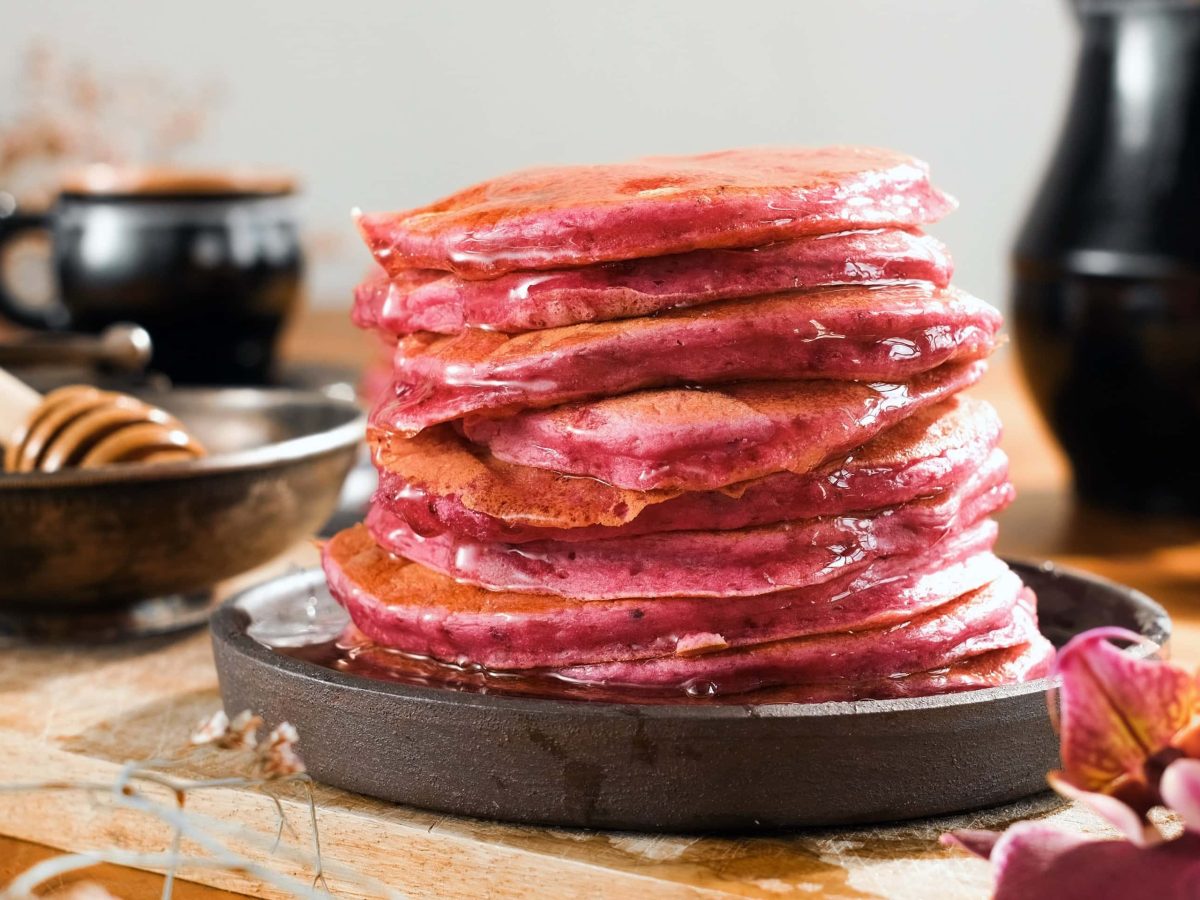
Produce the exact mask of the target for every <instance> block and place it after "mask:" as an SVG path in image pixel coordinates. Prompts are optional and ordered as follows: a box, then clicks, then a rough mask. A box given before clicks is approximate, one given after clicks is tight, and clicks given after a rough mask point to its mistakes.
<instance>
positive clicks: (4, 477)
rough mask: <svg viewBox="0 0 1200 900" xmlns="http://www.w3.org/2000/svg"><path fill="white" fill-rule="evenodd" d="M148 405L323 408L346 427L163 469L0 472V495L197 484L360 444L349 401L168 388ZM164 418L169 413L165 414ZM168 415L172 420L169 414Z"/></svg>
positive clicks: (281, 392) (358, 422)
mask: <svg viewBox="0 0 1200 900" xmlns="http://www.w3.org/2000/svg"><path fill="white" fill-rule="evenodd" d="M134 396H138V397H140V398H142V399H147V400H149V401H150V402H155V403H160V404H169V402H170V400H171V398H175V397H180V398H200V399H204V398H211V399H213V400H219V401H220V403H221V405H222V408H224V407H225V406H228V408H231V409H235V408H243V409H245V408H256V407H257V408H265V407H269V406H278V405H284V404H287V403H289V402H290V403H300V404H311V405H318V404H320V405H325V406H327V407H331V408H333V409H334V410H341V411H343V412H345V413H346V414H347V416H348V417H349V418H348V419H347V421H345V422H343V423H341V424H339V425H335V426H333V427H332V428H326V429H323V430H321V431H314V432H312V433H311V434H305V435H301V436H299V437H293V438H287V439H286V440H282V441H274V442H272V443H268V444H261V445H259V446H257V447H251V448H249V449H246V450H237V451H234V452H232V453H215V454H213V455H211V456H204V457H201V458H199V459H192V460H186V461H181V462H165V463H126V464H122V465H113V466H101V467H97V468H94V469H65V470H63V471H61V472H20V473H12V472H0V494H2V493H3V492H4V491H13V490H29V489H44V490H52V489H55V488H70V487H95V486H101V485H110V484H130V483H145V482H156V481H175V480H181V479H188V478H201V477H205V476H208V475H215V474H228V473H231V472H244V471H253V470H255V469H266V468H271V467H274V466H279V465H282V464H286V463H290V462H296V461H299V460H304V459H310V458H313V457H318V456H322V455H324V454H327V453H332V452H337V451H341V450H347V449H351V448H353V447H354V446H355V445H357V444H358V443H360V442H361V441H362V440H363V437H364V435H365V432H366V424H367V419H366V414H365V413H364V412H363V411H362V409H361V408H360V407H359V406H358V404H356V403H354V402H353V401H351V400H343V399H340V398H337V397H331V396H329V395H328V394H326V393H324V392H321V391H309V390H297V389H291V388H240V387H239V388H173V389H171V390H170V391H161V392H153V393H147V394H137V393H135V394H134ZM168 412H171V410H170V409H168ZM172 415H178V414H177V413H174V412H172Z"/></svg>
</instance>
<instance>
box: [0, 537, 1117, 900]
mask: <svg viewBox="0 0 1200 900" xmlns="http://www.w3.org/2000/svg"><path fill="white" fill-rule="evenodd" d="M314 561H315V554H314V553H313V552H312V550H311V549H310V548H299V549H298V550H297V552H296V553H295V554H293V555H292V556H291V558H290V559H289V560H287V561H285V562H284V563H281V564H280V566H282V565H295V564H298V563H299V564H310V563H312V562H314ZM280 566H275V567H272V568H273V569H274V570H279V568H280ZM265 574H268V572H260V573H257V574H256V576H253V577H262V576H263V575H265ZM219 705H220V704H219V700H218V696H217V686H216V676H215V673H214V671H213V668H212V659H211V652H210V648H209V643H208V636H207V634H203V633H193V634H190V635H187V636H184V637H177V638H162V639H155V640H148V641H142V642H137V643H132V644H124V645H119V646H109V647H99V648H94V647H93V648H30V647H22V646H15V645H14V646H10V647H6V648H4V650H3V652H2V653H0V759H2V760H4V766H3V773H2V774H0V782H37V781H45V780H47V779H53V780H55V781H90V782H96V781H100V782H110V781H111V780H112V779H113V777H114V776H115V775H116V773H117V771H118V770H119V768H120V766H121V765H122V764H124V763H126V762H128V761H131V760H146V759H151V758H155V757H161V756H164V755H169V754H170V753H172V752H173V751H175V750H176V749H177V748H180V747H183V746H184V745H185V744H186V742H187V737H188V735H189V734H190V733H191V730H192V728H193V727H194V725H195V724H196V723H197V722H199V721H200V720H202V719H204V718H205V717H207V716H208V715H210V714H211V713H213V712H214V711H215V710H217V709H218V707H219ZM362 752H363V753H364V754H369V753H370V752H371V748H370V747H363V748H362ZM463 764H464V765H469V764H470V761H469V760H464V761H463ZM204 768H207V769H208V771H203V769H204ZM174 774H176V775H186V776H189V777H200V776H205V775H208V776H215V775H224V774H228V773H227V772H224V771H221V770H220V768H219V767H214V766H212V765H211V764H207V763H206V764H205V766H193V767H190V768H185V769H183V770H176V771H175V772H174ZM316 798H317V804H318V822H319V826H320V835H321V842H322V846H323V850H324V858H325V861H326V867H327V871H328V872H329V876H330V877H329V883H330V886H331V887H332V888H333V890H334V892H335V893H337V894H338V896H352V897H356V896H377V895H378V892H377V891H371V890H367V889H363V888H361V887H355V886H353V885H352V883H351V882H352V880H353V879H352V878H351V877H350V873H352V872H358V873H363V874H367V875H370V876H373V877H374V878H376V879H378V880H379V881H381V882H383V883H385V884H387V885H389V886H391V887H392V888H394V889H396V890H398V891H401V892H403V893H404V894H407V895H410V896H414V897H463V898H477V897H494V898H510V897H511V898H519V897H528V896H554V897H558V898H573V897H646V898H658V897H663V898H666V897H719V896H734V897H764V898H779V897H788V896H796V897H813V896H825V897H837V898H841V897H846V898H852V897H854V898H858V897H895V898H913V900H917V898H920V900H924V898H927V897H928V896H929V886H930V885H931V884H937V885H938V896H939V897H941V898H946V900H954V898H982V897H985V896H987V894H988V887H989V884H990V879H989V872H988V867H987V865H986V864H985V863H983V862H981V861H978V860H974V859H970V858H967V857H965V856H963V855H961V854H958V853H955V852H953V851H949V850H946V849H944V848H942V847H940V846H939V845H938V844H937V837H938V835H940V834H941V833H942V832H943V831H945V830H947V829H949V828H953V827H976V828H977V827H1000V828H1002V827H1004V826H1005V825H1006V824H1007V823H1009V822H1011V821H1014V820H1016V819H1019V818H1027V817H1029V816H1049V817H1050V818H1053V819H1055V820H1059V821H1061V822H1062V823H1063V824H1064V825H1065V826H1066V827H1069V828H1071V829H1073V830H1083V831H1089V832H1092V831H1094V832H1096V833H1103V831H1104V829H1103V826H1102V825H1101V824H1100V823H1099V821H1098V820H1096V819H1095V818H1093V817H1091V816H1090V814H1087V813H1086V812H1083V811H1081V810H1078V809H1074V808H1070V807H1061V806H1059V805H1057V803H1056V802H1055V801H1054V800H1053V799H1051V798H1050V797H1049V796H1047V795H1043V796H1041V797H1038V798H1034V799H1033V800H1031V801H1027V802H1025V803H1021V804H1017V805H1014V806H1011V807H1008V808H1004V809H999V810H992V811H986V812H981V813H974V814H970V815H966V816H960V817H956V818H953V819H945V820H938V821H926V822H919V823H913V824H905V825H898V826H891V827H881V828H859V829H850V830H841V831H821V832H810V833H803V834H793V835H785V836H779V837H768V838H736V837H730V838H721V837H705V838H695V837H676V836H651V835H639V834H618V833H600V832H588V831H566V830H556V829H550V828H537V827H527V826H514V825H504V824H497V823H491V822H484V821H478V820H469V819H456V818H451V817H448V816H443V815H438V814H434V813H429V812H424V811H421V810H416V809H408V808H401V807H395V806H390V805H387V804H383V803H379V802H376V801H374V800H370V799H368V798H365V797H360V796H355V795H351V794H347V793H344V792H341V791H337V790H333V789H327V788H321V787H318V788H317V790H316ZM283 805H284V808H285V811H286V813H287V816H288V819H289V821H290V822H291V823H292V824H293V825H294V826H295V827H296V828H297V830H298V831H299V832H300V834H305V831H304V829H305V823H306V821H307V819H306V816H307V806H306V802H305V800H304V797H303V795H302V794H301V793H299V792H295V793H292V794H289V797H288V799H285V800H284V801H283ZM187 809H188V811H189V813H190V814H191V815H194V816H197V817H199V820H200V821H204V820H205V819H206V817H215V818H217V819H220V820H223V821H225V822H230V821H236V822H239V823H241V824H242V825H243V826H244V827H246V828H247V829H250V830H252V831H253V832H255V833H257V834H259V835H261V836H264V838H265V837H266V836H271V835H273V834H274V830H275V826H276V821H277V820H276V815H275V811H274V807H273V806H272V804H271V802H270V801H269V800H267V798H265V797H263V796H262V795H261V794H258V793H256V792H254V791H253V790H249V789H246V788H240V787H239V788H229V789H220V790H211V791H204V792H195V793H192V794H190V795H189V797H188V800H187ZM0 834H6V835H11V836H14V837H18V838H23V839H25V840H29V841H36V842H39V843H42V844H46V845H50V846H53V847H58V848H63V849H69V850H86V849H94V848H112V847H119V848H122V849H127V850H140V851H156V850H159V851H160V850H163V849H165V848H166V846H167V843H168V840H169V835H168V832H167V831H166V829H165V827H163V826H161V825H160V824H157V823H156V822H154V821H153V820H149V819H147V818H142V817H140V816H139V815H136V814H133V813H130V812H127V811H114V810H112V809H110V808H108V807H106V805H105V804H103V803H98V802H96V800H95V799H94V798H93V797H92V796H89V795H87V794H84V793H82V792H79V791H45V790H43V791H37V792H28V793H0ZM285 844H286V845H289V846H297V847H302V846H306V844H304V842H303V841H302V840H301V839H298V838H296V837H289V838H286V839H285ZM247 855H248V856H250V857H251V858H253V859H255V860H256V861H269V860H270V859H271V857H270V854H269V853H267V852H266V851H265V850H257V851H254V850H251V851H247ZM277 868H278V869H279V870H280V871H284V872H288V873H289V874H292V875H294V876H296V877H298V878H301V879H302V880H307V876H306V873H305V871H304V869H303V868H302V867H299V866H293V865H290V864H286V863H282V862H281V863H278V865H277ZM3 870H4V867H2V866H0V871H3ZM185 875H186V877H187V878H188V879H190V880H194V881H198V882H201V883H203V884H209V885H214V886H219V887H222V888H226V889H228V890H234V891H242V892H246V893H249V894H252V895H254V896H279V894H278V893H274V892H272V891H270V890H268V889H265V888H263V886H262V885H261V883H258V882H256V881H254V880H252V879H249V878H247V877H246V876H244V875H238V874H230V873H222V872H205V871H188V872H186V873H185Z"/></svg>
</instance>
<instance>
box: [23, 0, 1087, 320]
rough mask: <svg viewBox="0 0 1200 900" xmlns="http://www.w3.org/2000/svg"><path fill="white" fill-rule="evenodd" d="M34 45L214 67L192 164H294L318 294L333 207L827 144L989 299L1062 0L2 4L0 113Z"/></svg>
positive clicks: (124, 0) (340, 210) (1052, 130)
mask: <svg viewBox="0 0 1200 900" xmlns="http://www.w3.org/2000/svg"><path fill="white" fill-rule="evenodd" d="M35 38H44V39H47V40H48V41H49V42H50V43H51V44H52V45H53V46H54V47H55V48H56V49H57V50H59V51H61V52H62V53H64V54H68V55H71V56H77V57H80V58H84V59H88V60H91V61H93V62H94V63H95V64H96V65H97V66H98V67H99V68H100V69H102V70H103V69H112V70H114V71H122V70H128V69H130V68H139V67H145V68H148V69H154V70H158V71H162V72H166V73H169V74H170V75H171V77H172V79H173V80H175V81H178V82H179V83H181V84H198V83H201V82H204V81H209V80H213V79H217V80H220V81H221V82H223V83H224V85H225V86H226V91H225V93H226V99H225V101H224V102H223V104H222V105H221V107H220V108H219V110H218V113H219V115H218V116H217V118H216V120H215V121H214V123H213V126H212V128H211V130H210V132H209V133H208V134H207V136H206V138H205V139H204V141H203V143H202V145H201V146H200V147H198V148H197V149H196V151H195V152H193V153H192V154H191V159H192V160H193V161H201V162H252V163H260V164H280V165H284V166H287V167H290V168H293V169H295V170H296V171H298V172H299V173H300V174H301V176H302V178H303V180H304V183H305V185H306V197H305V205H304V211H305V216H306V221H307V223H308V224H309V225H310V226H311V227H312V228H313V229H314V230H320V231H330V230H334V231H337V232H338V233H341V234H344V235H345V240H344V241H343V242H342V244H343V246H342V249H341V252H340V253H338V254H336V255H334V256H331V257H329V258H324V259H322V260H321V261H320V262H319V264H318V265H316V266H314V271H313V273H312V279H313V281H312V289H313V290H312V292H313V294H314V296H315V297H317V298H318V299H319V300H320V301H321V302H325V303H331V304H338V303H345V302H348V301H347V298H348V291H349V288H350V287H351V285H352V284H353V283H354V281H355V280H356V278H357V277H358V275H359V274H360V273H361V272H362V271H363V269H364V268H365V266H366V257H365V251H360V250H359V249H358V247H357V245H356V244H355V243H354V238H353V233H352V231H351V229H350V227H349V220H348V210H349V209H350V208H351V207H352V206H355V205H358V206H362V207H364V208H401V207H408V206H415V205H419V204H422V203H425V202H428V201H430V200H432V199H435V198H436V197H438V196H440V195H442V194H445V193H447V192H449V191H451V190H453V189H455V188H457V187H459V186H463V185H466V184H467V183H470V182H472V181H476V180H479V179H481V178H485V177H487V176H489V175H492V174H496V173H499V172H502V171H504V170H507V169H510V168H515V167H519V166H523V165H529V164H533V163H544V162H568V161H578V162H585V161H605V160H614V159H621V158H625V157H630V156H636V155H642V154H646V153H680V152H693V151H701V150H710V149H717V148H721V147H727V146H733V145H739V144H761V143H827V142H839V143H868V144H883V145H889V146H894V147H896V148H899V149H902V150H905V151H907V152H910V153H913V154H915V155H918V156H921V157H924V158H925V159H927V160H929V161H930V162H931V163H932V164H933V167H934V174H935V176H936V178H937V180H938V181H939V183H941V184H942V186H944V187H945V188H947V189H948V190H950V191H951V192H952V193H954V194H956V195H957V196H958V197H959V199H960V200H961V202H962V207H961V209H960V210H959V212H957V213H956V214H955V215H954V216H953V217H951V218H950V219H949V220H947V221H946V222H945V223H943V224H942V225H940V226H938V228H937V229H936V232H937V234H938V235H939V236H941V237H942V238H943V240H945V241H947V243H949V245H950V247H951V250H952V251H953V252H954V254H955V257H956V260H957V262H958V270H959V281H960V283H961V284H962V285H963V286H964V287H967V288H969V289H971V290H974V291H975V292H977V293H979V294H981V295H983V296H986V297H988V298H990V299H993V300H995V301H1000V302H1002V301H1003V299H1004V294H1005V291H1006V268H1007V263H1006V257H1007V252H1008V246H1009V244H1010V242H1011V239H1012V237H1013V234H1014V230H1015V228H1016V227H1017V225H1018V223H1019V219H1020V216H1021V214H1022V212H1023V210H1024V207H1025V205H1026V203H1027V201H1028V199H1029V197H1030V196H1031V193H1032V191H1033V190H1034V189H1035V187H1036V184H1037V180H1038V178H1039V177H1040V173H1041V170H1042V167H1043V164H1044V162H1045V160H1046V157H1047V154H1048V152H1049V150H1050V148H1051V146H1052V142H1053V140H1054V136H1055V134H1056V131H1057V127H1058V123H1059V120H1060V117H1061V114H1062V107H1063V103H1064V99H1065V94H1066V91H1067V88H1068V86H1069V85H1068V82H1069V78H1070V72H1071V68H1072V65H1073V59H1074V55H1075V47H1076V42H1075V34H1074V28H1073V25H1072V22H1071V20H1070V16H1069V14H1068V11H1067V7H1066V3H1065V0H638V2H634V0H623V2H601V0H589V2H578V0H557V2H555V0H490V2H471V0H458V2H442V3H437V2H433V0H429V2H423V3H420V2H402V0H291V2H283V0H275V2H268V0H203V2H184V0H159V2H153V3H152V2H141V0H107V2H94V0H93V2H86V0H78V2H67V0H0V122H2V121H3V120H4V118H5V117H6V116H7V115H10V114H11V112H12V110H13V108H14V106H15V102H16V92H17V90H18V84H17V73H18V66H17V61H18V59H19V58H20V55H21V53H22V51H23V49H24V48H25V47H26V46H27V44H28V42H29V41H30V40H32V39H35ZM5 66H8V67H10V68H9V72H8V73H5V72H4V67H5ZM2 187H3V186H2V185H0V188H2Z"/></svg>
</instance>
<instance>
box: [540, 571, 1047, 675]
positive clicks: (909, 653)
mask: <svg viewBox="0 0 1200 900" xmlns="http://www.w3.org/2000/svg"><path fill="white" fill-rule="evenodd" d="M1034 603H1035V601H1034V596H1033V592H1032V591H1030V590H1029V589H1028V588H1026V587H1024V586H1023V585H1022V584H1021V580H1020V579H1019V578H1018V577H1017V576H1016V575H1015V574H1014V573H1012V572H1011V571H1010V572H1007V573H1005V574H1004V575H1002V576H1001V577H1000V578H998V579H996V580H995V581H994V582H992V583H991V584H989V585H987V586H986V587H983V588H980V589H978V590H976V591H972V592H971V593H968V594H965V595H964V596H962V597H959V598H958V599H956V600H954V601H952V602H951V603H948V604H945V605H943V606H939V607H936V608H934V609H933V610H931V611H930V612H928V613H926V614H924V615H923V616H918V617H917V618H914V619H912V620H910V621H908V622H905V623H903V624H901V625H889V626H885V627H883V628H876V629H870V630H866V631H857V632H846V633H842V634H822V635H814V636H811V637H803V638H796V639H792V640H786V641H776V642H774V643H770V644H758V645H755V646H752V647H747V648H739V649H730V650H718V651H716V652H705V653H699V654H698V655H695V656H681V655H679V654H678V653H676V654H675V655H673V656H662V657H657V658H654V659H642V660H630V661H624V662H611V663H595V664H589V665H583V666H571V667H567V668H564V669H562V670H560V672H559V674H561V675H562V676H563V677H566V678H571V679H573V680H576V681H578V682H580V683H584V684H602V685H614V684H620V685H624V686H630V687H649V688H663V687H678V688H680V689H681V690H688V691H690V692H692V693H697V692H699V693H703V694H718V695H720V694H740V693H744V692H746V691H752V690H757V689H759V688H764V687H772V686H777V685H794V684H804V683H808V682H818V683H829V682H838V681H843V680H845V681H854V682H859V681H869V680H875V679H883V678H900V677H904V676H905V675H910V674H912V673H914V672H928V671H930V670H934V669H940V668H942V667H944V666H952V665H954V664H955V663H956V662H959V661H961V660H964V659H969V658H970V657H973V656H978V655H979V654H981V653H986V652H989V651H992V650H1000V649H1005V648H1010V647H1016V646H1019V645H1022V644H1029V643H1033V642H1035V641H1037V639H1038V630H1037V618H1036V614H1035V613H1034Z"/></svg>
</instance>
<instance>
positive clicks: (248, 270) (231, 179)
mask: <svg viewBox="0 0 1200 900" xmlns="http://www.w3.org/2000/svg"><path fill="white" fill-rule="evenodd" d="M293 194H294V184H293V182H292V180H291V179H290V178H288V177H286V176H283V175H273V174H265V173H255V172H242V171H232V170H231V171H223V170H211V171H206V170H188V169H144V168H143V169H139V168H114V167H109V166H90V167H87V168H85V169H82V170H80V171H79V172H77V173H75V174H73V175H71V176H69V177H68V178H67V179H65V181H64V183H63V188H62V192H61V194H60V195H59V197H58V199H57V201H56V202H55V204H54V205H53V207H51V209H50V210H49V211H48V212H47V213H45V214H40V215H30V214H25V213H22V212H20V211H14V212H12V213H11V214H9V215H7V216H0V252H2V251H3V250H4V245H5V244H6V243H7V242H9V241H11V240H12V239H13V238H15V237H16V236H17V235H18V234H20V233H22V232H27V231H30V230H34V229H37V230H46V231H49V233H50V237H51V244H52V247H53V268H54V274H55V278H56V282H57V298H58V299H57V301H56V303H55V304H54V305H52V306H51V307H49V308H48V309H39V308H36V307H34V306H31V305H30V304H28V303H22V302H21V300H20V299H19V298H18V297H16V296H14V294H13V293H12V292H11V291H10V290H9V289H8V287H7V285H6V284H5V283H4V278H3V277H0V314H3V315H5V316H7V317H8V318H10V319H12V320H14V321H15V322H18V323H19V324H22V325H26V326H29V327H33V328H42V329H51V330H64V329H70V330H72V331H84V332H99V331H101V330H102V329H104V328H105V327H107V326H108V325H111V324H113V323H115V322H136V323H137V324H139V325H141V326H142V327H144V328H145V329H146V330H147V331H148V332H149V333H150V337H151V339H152V340H153V342H154V356H153V359H152V360H151V367H152V368H154V369H156V370H158V371H161V372H163V373H165V374H166V375H168V376H169V377H170V378H171V379H172V380H174V381H176V382H179V383H191V384H261V383H264V382H266V381H267V380H269V378H270V375H271V367H272V362H273V359H274V353H275V343H276V339H277V337H278V335H279V331H280V328H281V326H282V325H283V322H284V319H285V318H286V316H287V315H288V313H289V312H291V310H292V309H293V308H294V307H295V305H296V303H297V300H298V297H299V291H300V276H301V270H302V265H303V258H302V250H301V245H300V236H299V229H298V227H297V222H296V216H295V211H294V209H293V203H294V196H293ZM2 275H3V273H2V272H0V276H2Z"/></svg>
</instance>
